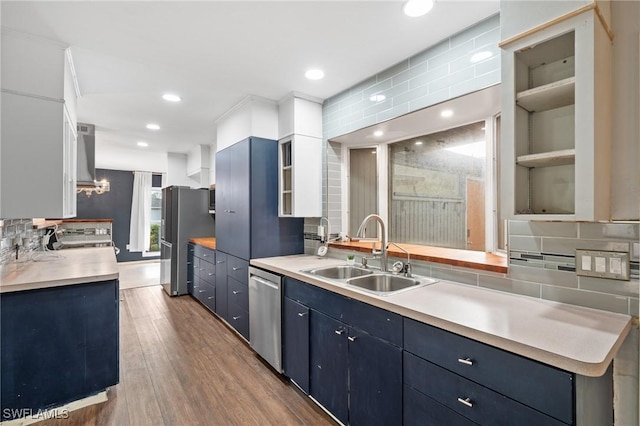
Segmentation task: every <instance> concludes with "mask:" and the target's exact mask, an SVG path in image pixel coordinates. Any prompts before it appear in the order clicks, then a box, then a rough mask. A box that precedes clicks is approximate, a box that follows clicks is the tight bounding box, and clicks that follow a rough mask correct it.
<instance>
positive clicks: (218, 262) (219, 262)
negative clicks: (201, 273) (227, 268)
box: [216, 260, 224, 265]
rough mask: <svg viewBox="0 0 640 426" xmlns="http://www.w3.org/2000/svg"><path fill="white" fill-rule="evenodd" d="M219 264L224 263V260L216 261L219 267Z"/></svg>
mask: <svg viewBox="0 0 640 426" xmlns="http://www.w3.org/2000/svg"><path fill="white" fill-rule="evenodd" d="M221 263H224V260H216V264H218V265H219V264H221Z"/></svg>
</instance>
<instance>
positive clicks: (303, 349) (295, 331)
mask: <svg viewBox="0 0 640 426" xmlns="http://www.w3.org/2000/svg"><path fill="white" fill-rule="evenodd" d="M283 307H284V312H283V319H284V321H283V326H282V331H283V356H282V361H283V367H284V374H285V375H287V376H288V377H289V378H291V380H293V381H294V382H295V383H296V384H297V385H298V386H299V387H300V389H302V390H303V391H304V392H305V393H307V394H308V393H309V311H310V310H309V308H308V307H306V306H304V305H301V304H300V303H298V302H295V301H293V300H291V299H289V298H288V297H285V298H284V305H283Z"/></svg>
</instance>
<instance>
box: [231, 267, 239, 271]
mask: <svg viewBox="0 0 640 426" xmlns="http://www.w3.org/2000/svg"><path fill="white" fill-rule="evenodd" d="M231 269H233V270H234V271H238V270H240V269H241V268H236V267H233V268H231Z"/></svg>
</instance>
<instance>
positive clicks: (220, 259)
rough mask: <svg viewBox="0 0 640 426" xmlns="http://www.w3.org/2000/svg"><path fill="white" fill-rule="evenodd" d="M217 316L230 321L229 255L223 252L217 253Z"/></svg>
mask: <svg viewBox="0 0 640 426" xmlns="http://www.w3.org/2000/svg"><path fill="white" fill-rule="evenodd" d="M215 268H216V314H218V316H219V317H220V318H223V319H224V320H226V321H229V313H228V312H229V310H228V306H227V299H228V297H227V292H228V290H227V286H228V277H227V255H226V253H223V252H221V251H218V252H216V267H215Z"/></svg>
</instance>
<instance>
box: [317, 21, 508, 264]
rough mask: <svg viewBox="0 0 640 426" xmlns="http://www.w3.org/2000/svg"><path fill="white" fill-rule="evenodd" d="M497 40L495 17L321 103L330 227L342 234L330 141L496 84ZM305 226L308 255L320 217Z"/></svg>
mask: <svg viewBox="0 0 640 426" xmlns="http://www.w3.org/2000/svg"><path fill="white" fill-rule="evenodd" d="M499 41H500V17H499V15H495V16H493V17H490V18H488V19H486V20H484V21H482V22H479V23H477V24H476V25H474V26H472V27H470V28H467V29H466V30H464V31H462V32H460V33H458V34H456V35H453V36H451V37H449V38H447V39H445V40H443V41H441V42H440V43H438V44H437V45H435V46H433V47H430V48H428V49H426V50H424V51H422V52H420V53H418V54H416V55H414V56H412V57H410V58H407V59H405V60H403V61H402V62H400V63H398V64H396V65H394V66H392V67H390V68H388V69H386V70H384V71H381V72H380V73H378V74H376V75H374V76H372V77H370V78H368V79H366V80H365V81H362V82H360V83H358V84H356V85H355V86H353V87H351V88H349V89H347V90H345V91H344V92H342V93H339V94H337V95H335V96H333V97H331V98H329V99H327V100H326V101H325V102H324V104H323V107H322V128H323V142H324V146H325V149H326V152H327V156H326V158H323V170H324V172H325V174H324V176H325V177H324V181H323V194H322V196H323V198H322V199H323V200H324V202H323V206H324V208H323V213H324V215H325V217H328V218H329V220H330V221H331V225H332V229H335V230H340V229H341V225H342V212H341V210H342V203H341V145H340V144H338V143H331V142H328V140H329V139H331V138H333V137H335V136H340V135H343V134H345V133H349V132H351V131H354V130H358V129H361V128H363V127H367V126H370V125H373V124H377V123H380V122H382V121H386V120H389V119H392V118H396V117H399V116H401V115H404V114H406V113H409V112H412V111H416V110H419V109H421V108H424V107H427V106H430V105H434V104H437V103H439V102H442V101H445V100H448V99H451V98H455V97H458V96H461V95H464V94H467V93H471V92H474V91H476V90H480V89H483V88H485V87H488V86H491V85H494V84H497V83H499V82H500V51H499V48H498V42H499ZM484 51H488V52H491V53H492V56H491V57H490V58H487V59H484V60H481V61H478V62H475V63H472V62H471V57H472V56H473V55H474V54H476V53H478V52H484ZM373 95H384V96H385V99H384V100H382V101H379V102H374V101H371V100H370V98H371V96H373ZM327 191H328V192H327ZM305 224H306V225H307V226H306V227H305V233H306V234H305V235H306V236H305V250H306V252H307V253H310V252H313V251H314V249H312V247H315V246H317V243H314V240H313V238H307V237H310V236H311V234H314V233H315V232H316V231H317V224H318V219H316V218H309V219H307V220H306V222H305ZM316 236H317V234H316Z"/></svg>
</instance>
